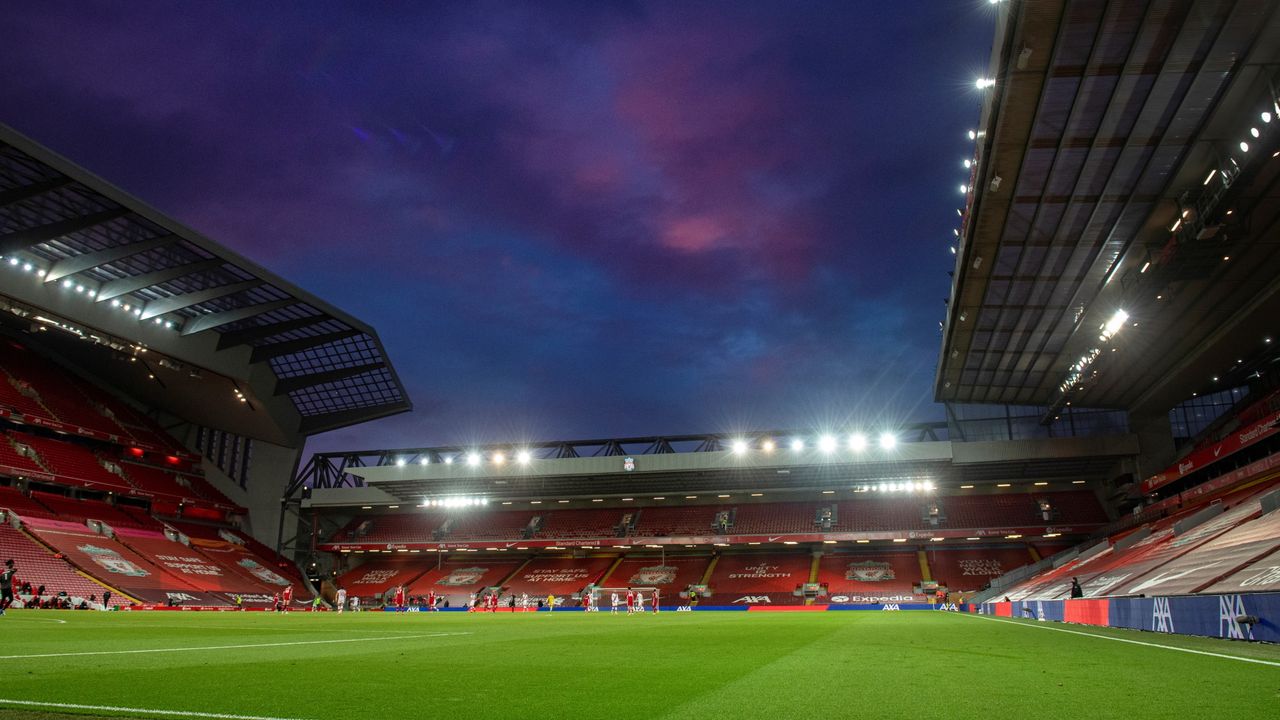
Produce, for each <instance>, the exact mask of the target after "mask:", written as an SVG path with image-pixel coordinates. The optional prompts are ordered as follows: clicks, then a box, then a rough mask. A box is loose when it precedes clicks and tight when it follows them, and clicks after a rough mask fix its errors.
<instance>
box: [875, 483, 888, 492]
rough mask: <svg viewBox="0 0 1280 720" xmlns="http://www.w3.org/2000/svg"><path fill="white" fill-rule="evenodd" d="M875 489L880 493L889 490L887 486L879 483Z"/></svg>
mask: <svg viewBox="0 0 1280 720" xmlns="http://www.w3.org/2000/svg"><path fill="white" fill-rule="evenodd" d="M876 489H877V490H879V491H880V492H884V491H886V490H888V489H889V486H888V485H885V484H884V483H880V484H878V485H876Z"/></svg>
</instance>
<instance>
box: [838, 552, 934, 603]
mask: <svg viewBox="0 0 1280 720" xmlns="http://www.w3.org/2000/svg"><path fill="white" fill-rule="evenodd" d="M922 580H923V575H922V573H921V571H920V559H919V557H918V556H917V555H916V553H914V552H882V553H877V552H840V553H828V554H825V555H823V556H822V558H821V559H820V560H819V561H818V579H817V582H819V583H821V584H822V585H825V586H826V588H827V596H826V597H825V598H822V599H821V601H823V602H828V603H834V604H840V603H860V602H876V601H882V602H883V601H889V602H909V601H912V600H923V599H924V598H923V596H922V595H920V594H919V593H917V592H916V591H915V588H916V587H917V586H918V585H919V584H920V582H921V581H922Z"/></svg>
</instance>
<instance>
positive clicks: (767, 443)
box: [760, 440, 774, 452]
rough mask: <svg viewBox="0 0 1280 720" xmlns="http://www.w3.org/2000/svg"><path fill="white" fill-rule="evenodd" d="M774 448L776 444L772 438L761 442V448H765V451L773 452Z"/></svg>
mask: <svg viewBox="0 0 1280 720" xmlns="http://www.w3.org/2000/svg"><path fill="white" fill-rule="evenodd" d="M773 448H774V444H773V441H772V440H765V441H764V442H762V443H760V449H761V450H764V451H765V452H773Z"/></svg>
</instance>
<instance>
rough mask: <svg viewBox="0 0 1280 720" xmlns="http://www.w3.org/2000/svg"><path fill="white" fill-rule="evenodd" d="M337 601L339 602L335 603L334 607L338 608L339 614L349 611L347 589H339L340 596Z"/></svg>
mask: <svg viewBox="0 0 1280 720" xmlns="http://www.w3.org/2000/svg"><path fill="white" fill-rule="evenodd" d="M335 600H337V602H335V603H334V605H337V606H338V612H342V611H343V610H346V609H347V591H346V590H345V589H343V588H338V596H337V597H336V598H335Z"/></svg>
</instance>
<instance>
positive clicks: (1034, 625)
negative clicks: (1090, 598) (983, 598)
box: [955, 613, 1280, 667]
mask: <svg viewBox="0 0 1280 720" xmlns="http://www.w3.org/2000/svg"><path fill="white" fill-rule="evenodd" d="M955 614H957V615H968V616H970V617H976V618H981V619H983V620H990V621H992V622H999V623H1006V624H1009V625H1017V626H1019V627H1028V628H1038V629H1040V630H1052V631H1054V632H1060V633H1067V634H1068V635H1083V636H1085V637H1091V638H1098V639H1099V640H1114V641H1115V642H1122V643H1129V644H1130V645H1142V646H1143V647H1153V648H1160V649H1161V650H1173V651H1174V652H1183V653H1190V654H1192V655H1207V656H1209V657H1216V658H1223V659H1224V660H1239V661H1240V662H1247V663H1256V664H1258V665H1270V666H1271V667H1280V662H1276V661H1274V660H1262V659H1259V658H1250V657H1241V656H1239V655H1227V654H1226V653H1216V652H1210V651H1208V650H1193V649H1191V648H1181V647H1176V646H1174V645H1161V644H1160V643H1153V642H1144V641H1142V640H1130V639H1129V638H1119V637H1112V636H1111V635H1099V634H1097V633H1091V632H1084V631H1082V630H1069V629H1067V628H1061V627H1054V626H1052V625H1041V624H1039V623H1034V622H1019V621H1017V620H1010V619H1005V618H998V617H991V616H990V615H976V614H974V613H955ZM1125 629H1127V628H1125ZM1188 637H1203V636H1200V635H1189V636H1188Z"/></svg>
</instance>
